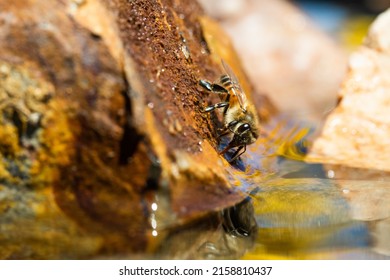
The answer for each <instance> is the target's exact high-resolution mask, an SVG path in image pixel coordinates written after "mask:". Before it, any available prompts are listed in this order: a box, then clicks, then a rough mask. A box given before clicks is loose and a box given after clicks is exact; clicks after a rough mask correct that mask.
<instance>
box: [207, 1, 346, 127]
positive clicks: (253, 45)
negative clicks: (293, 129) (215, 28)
mask: <svg viewBox="0 0 390 280" xmlns="http://www.w3.org/2000/svg"><path fill="white" fill-rule="evenodd" d="M200 3H202V5H203V6H204V8H205V10H206V11H207V12H208V13H209V14H210V15H212V16H214V17H217V18H218V20H219V22H220V23H221V25H222V27H223V28H224V30H225V31H226V33H228V34H229V35H230V37H231V38H232V40H233V43H234V46H235V48H236V49H237V51H238V54H239V56H240V58H241V59H242V63H243V66H244V68H245V70H246V72H247V73H248V77H249V79H250V80H251V81H252V82H253V84H254V87H255V88H256V90H257V91H258V92H263V93H265V94H266V95H267V96H269V97H270V98H271V100H272V101H273V103H274V104H276V105H277V107H278V108H279V109H280V111H281V112H283V113H284V114H288V115H291V116H293V117H294V118H295V119H301V120H310V121H314V122H318V121H319V120H322V119H323V118H324V116H325V114H326V113H327V112H328V111H329V110H330V109H332V108H333V107H334V106H335V100H336V95H337V90H338V88H339V85H340V83H341V81H342V79H343V77H344V75H345V70H346V64H347V56H346V53H345V52H344V51H343V50H342V49H341V48H340V47H339V46H338V45H337V44H336V43H335V42H333V41H332V40H331V39H330V38H329V36H328V35H325V34H324V33H323V32H322V31H320V30H319V29H318V28H316V27H315V25H314V23H313V22H312V21H311V20H309V19H308V18H307V17H306V16H305V15H304V14H303V13H302V11H300V10H299V9H297V8H296V7H294V6H293V5H292V4H291V3H289V2H288V1H283V0H273V1H268V0H231V1H230V0H229V1H224V0H214V1H208V0H200Z"/></svg>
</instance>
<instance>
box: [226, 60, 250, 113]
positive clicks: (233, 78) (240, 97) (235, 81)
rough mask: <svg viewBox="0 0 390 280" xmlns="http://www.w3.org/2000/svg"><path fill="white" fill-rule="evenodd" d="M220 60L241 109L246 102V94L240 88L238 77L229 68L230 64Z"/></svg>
mask: <svg viewBox="0 0 390 280" xmlns="http://www.w3.org/2000/svg"><path fill="white" fill-rule="evenodd" d="M221 62H222V66H223V68H224V70H225V72H226V74H227V75H228V76H229V77H230V80H231V82H232V89H233V92H234V94H235V95H236V97H237V99H238V103H239V104H240V107H241V108H242V109H245V104H246V103H247V100H246V95H245V93H244V91H243V90H242V88H241V86H240V83H239V82H238V78H237V77H236V75H235V74H234V72H233V70H232V68H230V66H229V65H228V64H227V63H226V62H225V61H224V60H223V59H222V60H221Z"/></svg>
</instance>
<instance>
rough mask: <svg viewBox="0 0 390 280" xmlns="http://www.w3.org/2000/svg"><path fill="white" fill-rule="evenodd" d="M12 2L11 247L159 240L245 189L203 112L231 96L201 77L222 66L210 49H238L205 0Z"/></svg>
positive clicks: (95, 246)
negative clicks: (212, 39)
mask: <svg viewBox="0 0 390 280" xmlns="http://www.w3.org/2000/svg"><path fill="white" fill-rule="evenodd" d="M0 11H1V13H0V111H1V114H0V136H1V137H0V159H1V161H0V194H1V195H0V199H1V202H2V206H1V208H0V211H1V216H0V244H1V246H0V258H17V259H20V258H43V259H44V258H51V259H52V258H90V257H101V256H112V255H117V254H121V255H122V254H129V253H132V252H136V251H138V252H139V251H145V250H153V248H155V247H157V246H158V243H159V242H161V240H163V238H164V236H165V234H166V233H168V232H169V230H171V229H173V230H174V229H175V227H176V226H177V225H183V224H187V223H189V222H192V221H194V220H195V219H199V218H202V217H205V216H206V215H208V214H209V213H211V212H215V211H219V210H221V209H224V208H225V207H229V206H232V205H234V204H236V203H237V202H239V201H240V200H241V199H242V198H243V197H244V196H246V193H245V192H241V191H240V188H239V187H238V185H240V184H239V183H237V181H239V180H238V179H237V178H235V174H237V173H239V172H238V171H237V170H236V168H235V167H233V166H231V165H230V164H228V163H227V162H226V161H225V160H224V159H223V158H222V157H221V156H220V155H219V154H218V149H219V147H218V145H219V143H218V141H217V139H216V136H217V134H216V129H217V127H218V124H219V123H220V119H219V118H218V116H217V115H216V116H210V115H209V114H204V113H203V112H202V110H201V109H202V108H203V107H205V106H207V104H208V103H209V102H215V101H216V100H219V97H218V96H216V95H213V94H208V93H205V92H203V91H202V90H201V89H200V88H199V86H198V81H199V79H201V78H205V79H210V80H215V79H216V78H217V77H219V75H221V74H222V73H221V72H220V67H219V65H217V64H216V63H215V61H214V60H213V58H212V57H211V56H213V57H215V56H219V57H225V58H228V57H233V56H235V55H236V54H235V53H234V51H233V49H232V48H231V47H230V46H229V45H228V46H225V47H224V48H222V50H221V52H222V53H223V54H218V53H217V52H215V53H212V54H211V53H210V49H209V48H208V46H207V44H208V42H206V41H205V39H204V33H203V31H204V30H203V29H202V28H203V27H202V26H201V24H200V22H199V19H200V18H202V17H203V16H204V14H203V12H202V10H201V8H200V6H199V5H198V4H197V2H194V1H190V0H181V1H171V0H161V1H146V0H136V1H125V0H115V1H106V0H84V1H73V0H65V1H59V0H58V1H43V0H38V1H31V0H24V1H14V2H7V3H5V2H4V1H3V2H0ZM48 11H50V12H48ZM206 28H207V27H206ZM206 31H207V30H206ZM225 37H226V36H225ZM226 38H227V37H226ZM237 64H239V63H238V62H237ZM232 67H233V68H234V69H239V67H240V65H232ZM243 79H245V76H243ZM244 82H245V81H244ZM268 104H269V103H268ZM267 106H268V105H264V106H263V108H262V110H263V112H264V113H265V114H266V115H271V114H270V113H269V112H268V109H270V108H268V107H267ZM269 106H271V105H270V104H269ZM267 108H268V109H267ZM240 175H242V172H241V173H240ZM157 225H158V226H157Z"/></svg>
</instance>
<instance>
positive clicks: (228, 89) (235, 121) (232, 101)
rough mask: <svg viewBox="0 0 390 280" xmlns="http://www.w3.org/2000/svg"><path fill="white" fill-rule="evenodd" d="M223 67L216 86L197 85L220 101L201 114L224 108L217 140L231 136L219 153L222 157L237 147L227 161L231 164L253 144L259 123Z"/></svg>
mask: <svg viewBox="0 0 390 280" xmlns="http://www.w3.org/2000/svg"><path fill="white" fill-rule="evenodd" d="M222 66H223V68H224V70H225V74H223V75H222V76H221V77H220V78H219V83H210V82H209V81H206V80H200V81H199V85H201V86H202V87H203V88H205V89H206V90H208V91H210V92H213V93H216V94H219V95H220V96H221V97H222V98H223V99H222V100H223V101H222V102H219V103H217V104H214V105H212V106H208V107H206V108H205V109H204V112H207V113H209V112H212V111H214V110H215V109H218V108H224V110H223V117H224V126H223V128H222V131H221V134H219V135H218V138H220V137H222V136H224V135H227V134H230V133H231V134H233V137H232V139H231V140H230V142H229V144H228V145H227V146H226V147H225V148H224V149H223V150H222V151H220V152H219V154H225V153H226V152H228V151H229V150H230V149H232V148H236V147H237V149H236V151H235V152H234V153H233V155H232V156H231V159H230V160H229V162H233V161H234V160H236V159H237V158H238V157H239V156H240V155H242V154H243V153H245V151H246V146H247V145H250V144H252V143H254V142H255V141H256V139H257V138H258V137H259V120H258V116H257V112H256V109H255V106H254V105H253V104H252V103H251V102H250V101H249V100H248V99H247V97H246V95H245V92H244V91H243V90H242V88H241V86H240V83H239V82H238V79H237V77H236V76H235V75H234V73H233V71H232V69H231V68H230V67H229V65H227V64H226V63H225V62H224V61H223V60H222Z"/></svg>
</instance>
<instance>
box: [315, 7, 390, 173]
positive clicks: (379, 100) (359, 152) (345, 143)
mask: <svg viewBox="0 0 390 280" xmlns="http://www.w3.org/2000/svg"><path fill="white" fill-rule="evenodd" d="M389 25H390V10H388V11H387V12H385V13H383V14H381V15H380V16H379V17H378V18H377V19H376V21H375V22H374V23H373V25H372V26H371V28H370V30H369V33H368V35H367V38H366V40H365V43H364V45H363V46H362V47H361V48H360V49H359V50H358V51H357V52H355V53H353V54H352V55H351V57H350V60H349V71H348V75H347V77H346V79H345V80H344V82H343V85H342V87H341V89H340V91H339V102H338V105H337V108H336V109H334V110H333V111H332V113H331V114H330V115H329V116H328V117H327V119H326V122H325V124H324V127H323V129H322V132H321V136H320V137H319V138H318V139H316V140H315V142H314V144H313V146H312V148H311V151H310V154H309V156H308V158H307V160H308V161H317V162H327V163H335V164H343V165H347V166H352V167H360V168H368V169H379V170H386V171H390V162H389V157H388V155H389V154H390V110H389V104H390V75H389V73H390V32H389V28H388V27H389Z"/></svg>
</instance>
